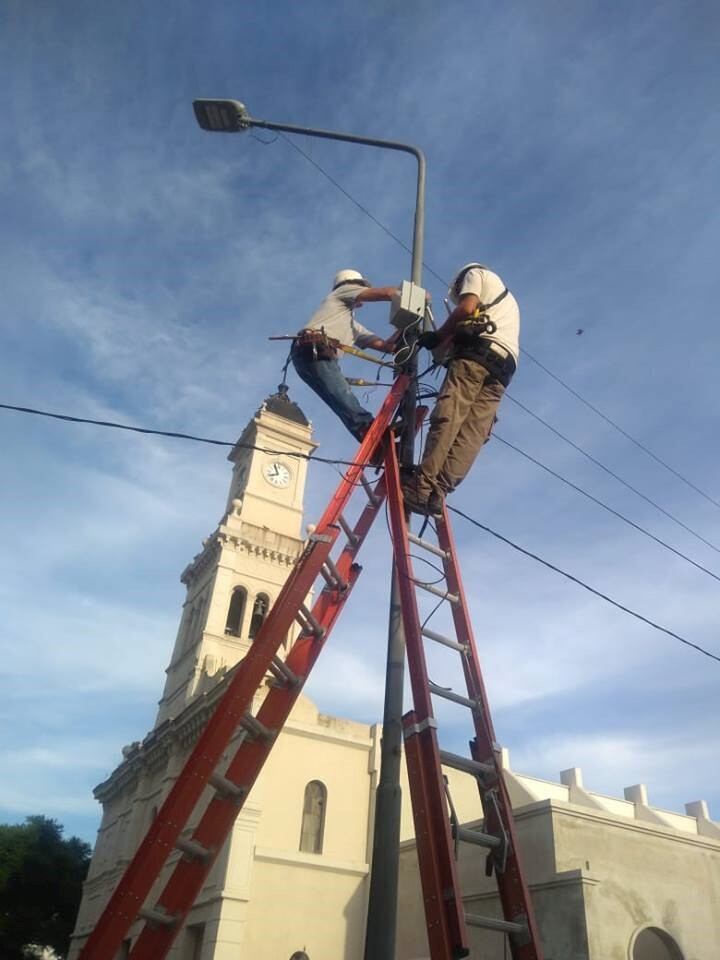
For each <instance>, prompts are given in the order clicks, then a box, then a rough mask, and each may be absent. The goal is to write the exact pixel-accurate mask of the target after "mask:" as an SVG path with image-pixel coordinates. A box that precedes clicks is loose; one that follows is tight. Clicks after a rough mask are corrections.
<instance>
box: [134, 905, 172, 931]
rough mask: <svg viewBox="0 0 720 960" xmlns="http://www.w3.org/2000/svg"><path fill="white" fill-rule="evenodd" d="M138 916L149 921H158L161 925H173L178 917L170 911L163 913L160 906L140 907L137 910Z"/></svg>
mask: <svg viewBox="0 0 720 960" xmlns="http://www.w3.org/2000/svg"><path fill="white" fill-rule="evenodd" d="M138 916H139V917H142V919H143V920H149V921H150V923H158V924H160V925H161V926H163V927H174V926H175V924H176V923H177V922H178V918H177V917H176V916H175V915H174V914H172V913H165V911H164V910H163V909H162V907H160V908H158V907H142V908H141V909H140V910H138Z"/></svg>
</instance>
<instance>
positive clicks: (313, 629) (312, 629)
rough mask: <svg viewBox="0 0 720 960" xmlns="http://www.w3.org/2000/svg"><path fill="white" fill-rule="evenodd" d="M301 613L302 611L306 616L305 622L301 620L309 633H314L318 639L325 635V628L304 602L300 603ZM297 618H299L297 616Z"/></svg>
mask: <svg viewBox="0 0 720 960" xmlns="http://www.w3.org/2000/svg"><path fill="white" fill-rule="evenodd" d="M299 612H300V613H302V615H303V617H304V618H305V624H304V625H303V624H302V622H301V626H303V628H304V629H305V630H307V631H308V632H309V633H313V634H314V635H315V636H316V637H317V638H318V639H319V638H320V637H322V636H324V635H325V628H324V627H321V626H320V624H319V623H318V622H317V620H316V619H315V617H314V616H313V615H312V613H311V611H310V610H308V608H307V607H306V606H305V604H304V603H302V604H300V610H299ZM296 619H297V618H296Z"/></svg>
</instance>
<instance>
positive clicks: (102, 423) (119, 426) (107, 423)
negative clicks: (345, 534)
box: [0, 403, 373, 467]
mask: <svg viewBox="0 0 720 960" xmlns="http://www.w3.org/2000/svg"><path fill="white" fill-rule="evenodd" d="M0 410H12V411H15V412H16V413H29V414H33V415H35V416H38V417H49V418H50V419H52V420H64V421H66V422H67V423H89V424H91V425H92V426H96V427H111V428H113V429H115V430H127V431H129V432H131V433H144V434H150V435H151V436H155V437H172V438H173V439H178V440H193V441H194V442H195V443H210V444H213V445H214V446H216V447H238V448H240V449H241V450H257V451H258V452H259V453H268V454H270V455H271V456H278V457H279V456H284V457H295V458H296V459H298V460H310V461H317V462H318V463H327V464H330V465H331V466H345V467H352V466H355V461H354V460H336V459H333V458H331V457H316V456H315V455H314V454H312V453H299V452H293V451H290V450H271V449H269V448H268V447H258V446H255V445H254V444H252V443H241V442H240V441H239V440H238V441H236V442H235V443H231V442H230V441H229V440H213V439H211V438H210V437H196V436H194V435H193V434H190V433H178V432H175V431H172V430H152V429H150V428H149V427H133V426H130V424H127V423H115V422H114V421H112V420H92V419H90V418H89V417H72V416H70V415H68V414H64V413H51V412H50V411H48V410H37V409H35V408H33V407H18V406H15V405H13V404H10V403H0ZM362 466H363V467H368V466H373V464H371V463H366V464H362Z"/></svg>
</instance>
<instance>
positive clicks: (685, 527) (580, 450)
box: [505, 393, 720, 553]
mask: <svg viewBox="0 0 720 960" xmlns="http://www.w3.org/2000/svg"><path fill="white" fill-rule="evenodd" d="M505 396H506V397H507V398H508V400H509V401H510V402H511V403H514V404H515V405H516V406H517V407H520V409H521V410H524V411H525V412H526V413H529V414H530V416H531V417H534V418H535V420H537V421H538V422H539V423H542V425H543V426H544V427H547V429H548V430H550V432H551V433H554V434H555V436H556V437H560V439H561V440H564V441H565V443H569V444H570V446H571V447H572V448H573V449H574V450H577V451H578V453H581V454H582V455H583V456H584V457H587V459H588V460H590V461H591V462H592V463H594V464H595V466H597V467H600V469H601V470H604V471H605V473H607V474H609V476H611V477H613V478H614V479H615V480H617V481H618V483H621V484H622V485H623V486H624V487H627V488H628V490H632V492H633V493H635V494H637V496H638V497H642V499H643V500H645V502H646V503H649V504H651V505H652V506H653V507H655V509H656V510H659V511H660V513H662V514H664V515H665V516H666V517H668V519H670V520H672V521H673V523H677V524H678V526H680V527H682V528H683V530H687V532H688V533H691V534H692V535H693V536H694V537H697V539H698V540H701V541H702V542H703V543H704V544H705V545H706V546H708V547H711V548H712V549H713V550H714V551H715V552H716V553H720V549H718V547H716V546H715V544H714V543H711V542H710V541H709V540H706V539H705V537H702V536H701V535H700V534H699V533H696V531H695V530H693V529H692V528H691V527H689V526H688V525H687V524H686V523H683V522H682V520H678V518H677V517H675V516H673V515H672V513H669V512H668V511H667V510H665V508H664V507H661V506H660V504H659V503H655V501H654V500H652V499H651V498H650V497H648V496H646V495H645V494H644V493H641V492H640V491H639V490H638V489H636V488H635V487H633V486H632V484H629V483H628V482H627V481H626V480H623V478H622V477H620V476H618V475H617V474H616V473H613V471H612V470H611V469H610V468H609V467H606V466H605V464H603V463H601V462H600V461H599V460H597V459H596V458H595V457H593V455H592V454H590V453H588V452H587V450H584V449H583V448H582V447H581V446H579V444H577V443H575V442H574V441H573V440H570V439H569V437H566V436H565V435H564V434H562V433H560V431H559V430H556V429H555V427H553V426H552V425H551V424H549V423H548V422H547V421H546V420H543V418H542V417H541V416H539V415H538V414H537V413H533V411H532V410H531V409H530V408H529V407H526V406H525V404H524V403H520V401H519V400H516V399H515V397H513V396H511V395H510V394H509V393H506V394H505Z"/></svg>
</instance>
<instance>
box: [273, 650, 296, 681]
mask: <svg viewBox="0 0 720 960" xmlns="http://www.w3.org/2000/svg"><path fill="white" fill-rule="evenodd" d="M269 669H270V672H271V673H272V674H273V676H274V677H275V678H276V679H277V680H280V681H283V682H285V683H287V684H288V686H291V687H296V686H297V685H298V684H299V683H300V678H299V677H298V676H297V674H295V673H293V672H292V670H291V669H290V667H288V666H287V665H286V664H285V661H284V660H281V659H280V657H278V656H275V657H273V658H272V660H271V661H270V668H269Z"/></svg>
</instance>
